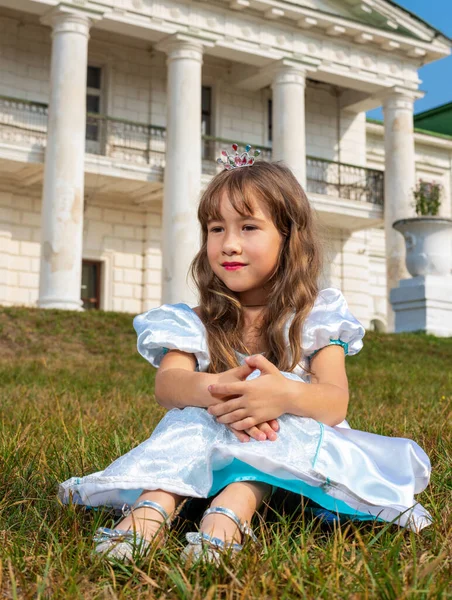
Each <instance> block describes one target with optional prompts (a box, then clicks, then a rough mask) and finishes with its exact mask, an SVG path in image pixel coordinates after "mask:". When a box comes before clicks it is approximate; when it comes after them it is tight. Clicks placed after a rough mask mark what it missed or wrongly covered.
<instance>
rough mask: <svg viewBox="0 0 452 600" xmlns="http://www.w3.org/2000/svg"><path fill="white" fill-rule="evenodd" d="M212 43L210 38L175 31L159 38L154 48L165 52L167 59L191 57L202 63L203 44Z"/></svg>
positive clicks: (208, 44) (211, 44)
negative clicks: (161, 38)
mask: <svg viewBox="0 0 452 600" xmlns="http://www.w3.org/2000/svg"><path fill="white" fill-rule="evenodd" d="M213 45H214V44H213V42H212V41H211V40H207V39H204V38H201V37H198V36H192V35H187V34H185V33H175V34H174V35H170V36H168V37H166V38H164V39H163V40H161V41H160V42H159V43H158V44H156V46H155V48H156V50H159V51H161V52H165V54H167V56H168V60H175V59H176V60H177V59H180V58H191V59H193V60H198V61H199V62H201V63H202V56H203V51H204V46H213Z"/></svg>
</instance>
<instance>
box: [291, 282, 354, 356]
mask: <svg viewBox="0 0 452 600" xmlns="http://www.w3.org/2000/svg"><path fill="white" fill-rule="evenodd" d="M364 334H365V329H364V327H363V326H362V325H361V323H360V322H359V321H358V320H357V319H355V317H354V316H353V315H352V314H351V312H350V311H349V309H348V305H347V302H346V300H345V298H344V296H343V295H342V292H341V291H340V290H337V289H335V288H326V289H324V290H322V291H321V292H320V293H319V295H318V297H317V299H316V301H315V304H314V306H313V308H312V310H311V312H310V314H309V315H308V317H307V319H306V321H305V323H304V326H303V340H302V348H303V353H304V355H305V356H307V357H308V358H312V357H313V356H314V355H315V354H316V353H317V352H318V351H319V350H321V349H322V348H324V347H325V346H330V345H332V344H335V345H339V346H342V347H343V348H344V352H345V354H346V355H350V356H352V355H353V354H357V353H358V352H359V351H360V350H361V348H362V347H363V342H362V338H363V337H364Z"/></svg>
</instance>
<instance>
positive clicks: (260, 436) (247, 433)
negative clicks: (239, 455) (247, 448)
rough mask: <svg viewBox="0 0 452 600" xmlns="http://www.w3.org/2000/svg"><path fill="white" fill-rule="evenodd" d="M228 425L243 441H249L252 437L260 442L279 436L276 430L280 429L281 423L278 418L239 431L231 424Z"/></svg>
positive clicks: (272, 439) (273, 439)
mask: <svg viewBox="0 0 452 600" xmlns="http://www.w3.org/2000/svg"><path fill="white" fill-rule="evenodd" d="M226 427H227V428H228V429H229V430H230V431H232V433H233V434H234V435H235V436H236V437H237V438H238V439H239V440H240V441H241V442H249V441H250V438H253V439H255V440H257V441H258V442H265V440H270V441H272V442H274V441H275V440H276V439H277V438H278V436H277V435H276V432H277V431H279V424H278V421H277V420H276V419H272V420H271V421H269V422H268V423H261V424H260V425H255V426H254V427H250V428H249V429H245V430H244V431H239V430H238V429H235V428H234V427H232V426H231V425H226Z"/></svg>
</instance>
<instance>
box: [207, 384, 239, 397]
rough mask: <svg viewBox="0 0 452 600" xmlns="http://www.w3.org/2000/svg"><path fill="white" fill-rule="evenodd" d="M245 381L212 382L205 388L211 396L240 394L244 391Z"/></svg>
mask: <svg viewBox="0 0 452 600" xmlns="http://www.w3.org/2000/svg"><path fill="white" fill-rule="evenodd" d="M244 386H245V382H240V381H239V382H237V383H214V384H212V385H209V387H208V388H207V389H208V390H209V392H210V393H211V394H212V396H242V395H243V394H244V393H245V389H246V388H245V387H244Z"/></svg>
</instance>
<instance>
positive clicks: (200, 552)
mask: <svg viewBox="0 0 452 600" xmlns="http://www.w3.org/2000/svg"><path fill="white" fill-rule="evenodd" d="M208 520H209V521H210V525H209V526H208V527H207V526H206V522H207V521H208ZM200 527H201V531H199V532H197V533H187V535H186V538H187V541H188V544H187V546H186V547H185V548H184V550H183V551H182V555H181V558H182V561H183V562H186V561H190V562H197V561H199V560H201V561H203V562H211V563H215V564H217V565H218V564H219V563H220V557H221V555H222V554H223V553H224V552H231V553H232V554H236V553H237V552H240V550H241V549H242V548H243V546H242V539H243V538H245V536H249V537H251V539H252V540H253V541H254V542H257V538H256V536H255V535H254V532H253V530H252V529H251V528H250V526H249V525H248V523H247V522H246V521H245V522H244V523H242V522H241V521H240V519H239V517H238V516H237V515H236V514H235V513H234V512H233V511H232V510H230V509H228V508H224V507H222V506H214V507H212V508H209V509H208V510H206V512H205V513H204V515H203V517H202V519H201V523H200ZM206 531H211V533H206ZM215 532H217V534H218V536H219V537H217V536H216V535H215Z"/></svg>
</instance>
